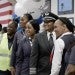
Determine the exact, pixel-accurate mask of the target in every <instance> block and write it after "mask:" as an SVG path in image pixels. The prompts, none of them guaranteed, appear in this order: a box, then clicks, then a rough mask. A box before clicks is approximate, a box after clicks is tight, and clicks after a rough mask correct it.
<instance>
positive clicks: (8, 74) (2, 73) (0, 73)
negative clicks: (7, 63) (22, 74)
mask: <svg viewBox="0 0 75 75" xmlns="http://www.w3.org/2000/svg"><path fill="white" fill-rule="evenodd" d="M0 75H11V72H10V71H9V70H7V71H1V70H0Z"/></svg>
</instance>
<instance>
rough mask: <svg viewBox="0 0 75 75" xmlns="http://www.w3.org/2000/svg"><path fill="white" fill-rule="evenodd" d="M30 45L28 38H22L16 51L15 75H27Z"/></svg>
mask: <svg viewBox="0 0 75 75" xmlns="http://www.w3.org/2000/svg"><path fill="white" fill-rule="evenodd" d="M30 53H31V45H30V42H29V39H28V38H23V40H22V41H21V42H20V44H19V47H18V51H17V65H16V75H29V62H30Z"/></svg>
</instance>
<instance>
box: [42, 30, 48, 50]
mask: <svg viewBox="0 0 75 75" xmlns="http://www.w3.org/2000/svg"><path fill="white" fill-rule="evenodd" d="M42 37H43V38H42V39H43V42H44V44H45V46H46V47H47V49H48V50H49V41H48V37H47V32H46V31H44V32H43V34H42Z"/></svg>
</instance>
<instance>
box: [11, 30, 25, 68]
mask: <svg viewBox="0 0 75 75" xmlns="http://www.w3.org/2000/svg"><path fill="white" fill-rule="evenodd" d="M23 37H24V31H23V30H20V31H17V32H16V34H15V36H14V41H13V47H12V53H11V60H10V66H13V67H15V65H16V52H17V50H18V45H19V43H20V41H21V40H22V38H23Z"/></svg>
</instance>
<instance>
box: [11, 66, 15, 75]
mask: <svg viewBox="0 0 75 75" xmlns="http://www.w3.org/2000/svg"><path fill="white" fill-rule="evenodd" d="M10 71H11V75H15V72H16V70H15V68H14V67H10Z"/></svg>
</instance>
